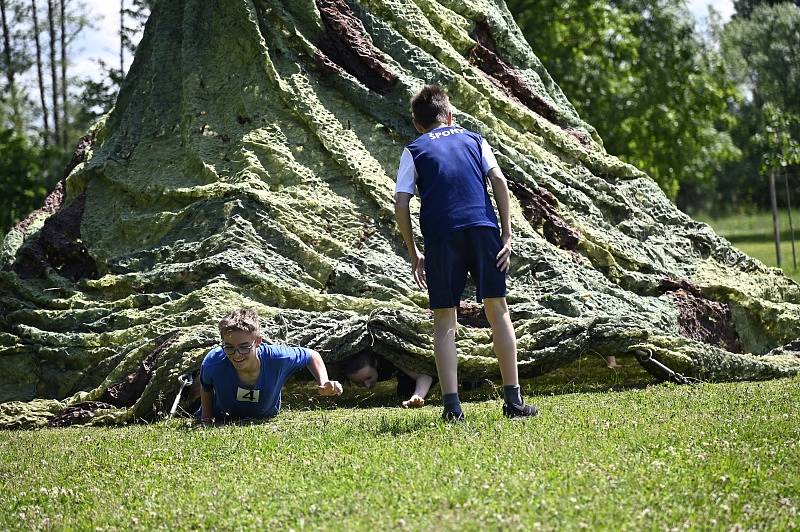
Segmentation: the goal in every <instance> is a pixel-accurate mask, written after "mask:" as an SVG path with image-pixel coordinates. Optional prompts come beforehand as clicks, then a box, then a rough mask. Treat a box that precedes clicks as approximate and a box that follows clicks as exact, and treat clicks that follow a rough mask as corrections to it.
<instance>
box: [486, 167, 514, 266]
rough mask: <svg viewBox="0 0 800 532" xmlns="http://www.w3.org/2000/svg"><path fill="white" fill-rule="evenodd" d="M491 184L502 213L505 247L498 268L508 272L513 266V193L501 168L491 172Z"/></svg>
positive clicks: (501, 236) (502, 236)
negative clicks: (511, 211) (510, 210)
mask: <svg viewBox="0 0 800 532" xmlns="http://www.w3.org/2000/svg"><path fill="white" fill-rule="evenodd" d="M489 182H490V183H491V184H492V192H493V193H494V200H495V202H496V203H497V210H498V211H499V213H500V231H501V232H500V239H501V240H502V242H503V247H502V248H501V249H500V252H499V253H498V254H497V267H498V268H499V269H500V271H504V272H507V271H508V268H509V266H511V213H510V212H509V209H510V204H511V193H510V192H509V191H508V182H507V181H506V176H504V175H503V172H501V171H500V168H499V167H497V166H495V167H494V168H492V169H491V170H489Z"/></svg>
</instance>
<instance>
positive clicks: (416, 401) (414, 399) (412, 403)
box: [403, 394, 425, 408]
mask: <svg viewBox="0 0 800 532" xmlns="http://www.w3.org/2000/svg"><path fill="white" fill-rule="evenodd" d="M424 404H425V399H423V398H422V397H420V396H419V395H417V394H414V395H412V396H411V399H409V400H408V401H403V408H419V407H421V406H423V405H424Z"/></svg>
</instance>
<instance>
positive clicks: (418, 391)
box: [397, 367, 433, 408]
mask: <svg viewBox="0 0 800 532" xmlns="http://www.w3.org/2000/svg"><path fill="white" fill-rule="evenodd" d="M397 369H399V370H400V371H402V372H403V373H405V374H406V375H408V376H409V377H411V378H412V379H414V381H415V382H414V395H412V396H411V398H410V399H408V400H407V401H403V406H404V407H406V408H416V407H420V406H422V405H424V404H425V397H426V396H427V395H428V392H429V391H430V389H431V385H432V384H433V377H431V376H430V375H426V374H425V373H417V372H415V371H412V370H410V369H405V368H401V367H398V368H397Z"/></svg>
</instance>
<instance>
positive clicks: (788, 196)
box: [783, 168, 797, 271]
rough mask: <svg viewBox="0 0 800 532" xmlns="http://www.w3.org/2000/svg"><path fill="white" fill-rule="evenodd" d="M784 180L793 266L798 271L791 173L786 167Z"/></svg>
mask: <svg viewBox="0 0 800 532" xmlns="http://www.w3.org/2000/svg"><path fill="white" fill-rule="evenodd" d="M783 182H784V184H785V185H786V208H787V209H788V210H789V234H790V235H791V238H792V266H793V267H794V271H797V253H796V252H795V250H794V224H793V223H792V196H791V192H789V175H788V173H787V172H786V169H785V168H784V169H783Z"/></svg>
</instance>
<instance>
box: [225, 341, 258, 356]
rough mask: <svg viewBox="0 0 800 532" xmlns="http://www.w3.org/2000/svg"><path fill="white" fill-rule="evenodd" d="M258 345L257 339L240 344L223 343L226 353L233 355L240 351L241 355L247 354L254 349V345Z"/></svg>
mask: <svg viewBox="0 0 800 532" xmlns="http://www.w3.org/2000/svg"><path fill="white" fill-rule="evenodd" d="M254 345H256V341H255V340H253V341H252V342H250V343H249V344H239V345H225V344H222V350H223V351H224V352H225V354H226V355H233V354H234V353H239V354H241V355H246V354H247V353H249V352H250V350H251V349H253V346H254Z"/></svg>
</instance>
